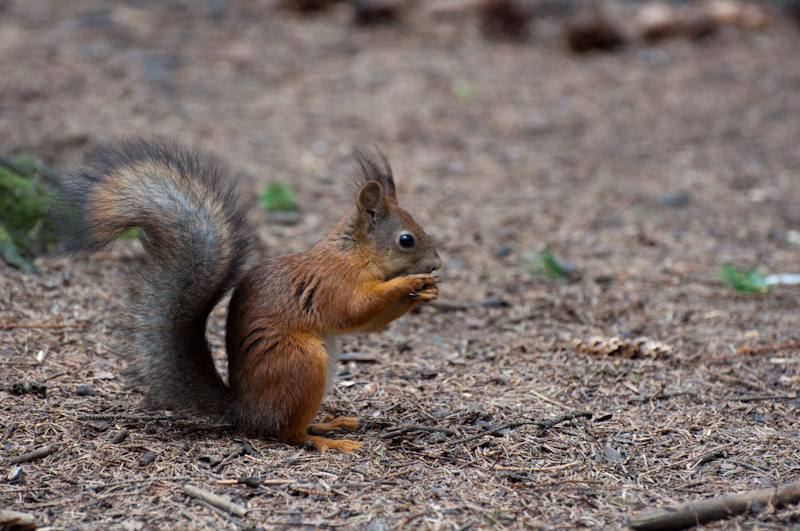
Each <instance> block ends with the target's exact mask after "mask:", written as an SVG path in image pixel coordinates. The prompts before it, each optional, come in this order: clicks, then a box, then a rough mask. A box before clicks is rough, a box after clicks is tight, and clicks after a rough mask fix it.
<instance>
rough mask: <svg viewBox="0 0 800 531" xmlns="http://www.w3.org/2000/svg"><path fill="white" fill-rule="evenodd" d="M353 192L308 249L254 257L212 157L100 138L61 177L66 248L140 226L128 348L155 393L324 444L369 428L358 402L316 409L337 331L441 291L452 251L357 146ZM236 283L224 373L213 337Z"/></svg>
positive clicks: (260, 431)
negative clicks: (325, 411) (357, 412)
mask: <svg viewBox="0 0 800 531" xmlns="http://www.w3.org/2000/svg"><path fill="white" fill-rule="evenodd" d="M355 159H356V163H357V164H356V167H357V171H358V176H357V183H356V184H357V186H358V190H357V192H356V193H355V205H354V207H353V208H352V209H350V210H349V211H348V212H347V213H346V214H345V216H344V217H343V218H342V220H341V221H340V222H339V223H338V225H336V226H335V227H334V228H333V230H332V231H330V232H329V233H328V234H327V235H326V236H325V237H324V238H322V240H321V241H319V243H317V244H316V245H315V246H314V247H312V248H311V249H310V250H308V251H306V252H303V253H297V254H290V255H284V256H279V257H277V258H270V259H266V260H263V261H261V262H260V263H258V264H256V265H255V266H253V267H252V268H250V269H249V270H246V262H247V258H248V254H249V252H250V249H251V246H252V240H253V237H252V235H251V232H250V230H249V228H248V224H249V222H248V219H247V215H246V213H245V211H246V209H245V208H244V207H243V206H242V205H243V203H242V200H241V198H240V196H239V194H238V193H237V191H236V189H235V187H234V186H233V184H232V182H231V181H230V180H228V179H227V178H226V177H225V176H224V175H223V172H222V170H221V169H220V165H219V163H218V162H217V161H216V159H213V158H211V157H208V156H205V155H203V154H201V153H199V152H197V151H196V150H193V149H187V148H184V147H181V146H179V145H177V144H175V143H173V142H170V141H167V140H163V139H158V140H146V139H141V138H133V139H127V140H123V141H120V142H117V143H116V144H110V145H105V146H101V147H100V148H97V149H95V150H94V152H93V153H91V154H90V155H89V157H88V159H87V162H86V164H85V165H84V166H83V167H81V168H79V169H77V170H73V171H70V172H66V173H65V174H64V175H63V176H62V178H61V181H60V184H59V192H60V198H61V199H60V201H61V202H62V211H63V214H62V217H63V220H62V222H61V223H60V224H61V225H62V227H63V230H64V231H65V233H66V236H67V238H66V242H67V243H66V249H67V251H70V252H73V253H79V254H89V253H91V252H95V251H97V250H99V249H101V248H102V247H104V246H105V245H107V244H108V243H109V242H111V241H112V240H114V239H115V238H117V237H118V236H119V235H120V234H121V233H123V232H124V231H126V230H128V229H130V228H133V227H136V228H138V229H139V230H140V234H141V235H140V239H141V241H142V244H143V247H144V253H143V255H142V257H141V258H140V260H139V261H137V262H136V265H135V266H134V267H133V268H132V270H131V271H130V273H128V274H127V283H128V288H129V290H128V291H129V296H128V300H127V301H126V302H127V303H126V315H125V318H124V320H123V323H124V328H125V331H126V332H127V333H126V343H127V344H126V345H125V348H124V352H125V353H126V354H127V355H128V357H129V358H130V359H131V360H132V364H131V365H132V372H133V375H134V381H135V383H136V384H138V385H139V386H141V387H143V388H145V391H146V399H147V402H148V403H149V404H150V405H152V406H155V407H158V408H163V409H172V410H174V411H179V412H184V413H189V414H199V415H201V416H205V417H207V418H208V417H212V418H215V419H219V420H220V421H223V422H228V423H232V424H234V426H235V427H236V429H239V430H242V431H246V432H250V433H255V434H257V435H260V436H267V437H273V438H275V439H277V440H278V441H281V442H283V443H287V444H292V445H306V444H312V443H313V444H314V445H315V446H316V447H317V449H319V450H320V451H322V452H325V451H326V450H328V449H340V450H343V451H345V452H348V453H351V452H353V451H354V450H356V449H358V448H360V447H361V445H362V443H360V442H356V441H351V440H344V439H330V438H326V437H322V436H320V435H312V434H310V433H309V430H310V431H311V432H313V433H315V434H326V433H331V432H337V431H353V430H355V429H356V428H357V427H358V425H359V421H358V419H357V418H355V417H338V418H335V419H334V418H331V417H329V416H326V417H325V418H323V419H322V422H320V423H318V424H312V423H311V422H312V420H313V418H314V416H315V415H316V414H317V411H318V410H319V407H320V405H321V403H322V399H323V396H324V394H325V392H326V390H327V388H328V387H329V386H330V384H331V381H332V380H333V377H334V375H335V372H336V366H337V363H338V357H339V354H338V350H337V346H336V343H337V337H338V336H340V335H342V334H345V333H355V332H368V331H373V330H378V329H380V328H382V327H384V326H386V325H387V324H388V323H390V322H391V321H393V320H395V319H397V318H398V317H400V316H402V315H403V314H405V313H406V312H407V311H409V310H410V309H411V308H412V307H413V306H415V305H416V304H418V303H427V302H430V301H433V300H435V299H436V298H437V297H438V293H439V290H438V286H437V278H436V277H435V276H434V275H433V274H432V273H433V271H434V270H436V269H439V268H441V266H442V261H441V259H440V258H439V255H438V254H437V252H436V249H435V248H434V246H433V244H432V243H431V241H430V239H429V237H428V236H427V235H426V234H425V231H424V230H423V229H422V227H420V226H419V225H418V224H417V223H416V222H415V221H414V220H413V219H412V217H411V216H410V215H409V214H408V213H407V212H406V211H405V210H403V209H402V208H401V207H400V206H399V205H398V203H397V197H396V191H395V184H394V178H393V175H392V170H391V167H390V166H389V163H388V162H387V160H386V158H385V157H384V156H383V155H382V154H380V152H379V159H378V160H376V158H375V157H370V156H367V155H365V154H363V153H360V152H356V153H355ZM231 289H233V295H232V296H231V299H230V304H229V307H228V316H227V323H226V337H225V346H226V350H227V360H228V383H227V384H226V383H225V382H224V381H223V379H222V377H221V376H220V375H219V373H218V372H217V370H216V368H215V366H214V361H213V358H212V356H211V350H210V347H209V344H208V342H207V339H206V322H207V320H208V316H209V314H210V313H211V310H212V309H213V308H214V306H215V305H216V304H217V303H218V302H219V301H220V299H222V297H223V296H225V294H226V293H228V292H229V291H230V290H231Z"/></svg>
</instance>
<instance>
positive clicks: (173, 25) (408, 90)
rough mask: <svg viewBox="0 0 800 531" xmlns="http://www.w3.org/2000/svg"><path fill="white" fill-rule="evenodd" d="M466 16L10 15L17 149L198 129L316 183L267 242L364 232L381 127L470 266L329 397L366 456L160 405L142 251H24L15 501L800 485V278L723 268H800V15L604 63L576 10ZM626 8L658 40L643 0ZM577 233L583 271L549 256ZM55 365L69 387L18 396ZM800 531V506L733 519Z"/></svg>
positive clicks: (252, 164) (124, 523)
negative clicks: (583, 45) (135, 343)
mask: <svg viewBox="0 0 800 531" xmlns="http://www.w3.org/2000/svg"><path fill="white" fill-rule="evenodd" d="M464 4H465V6H466V7H463V8H459V7H458V6H459V4H458V2H452V1H450V2H441V1H436V2H419V3H418V4H417V7H416V8H414V9H409V10H407V11H405V12H403V13H401V17H400V21H399V22H397V23H395V24H392V25H379V26H369V27H362V26H357V25H355V24H354V23H353V22H352V20H351V15H352V14H351V12H350V8H349V7H348V6H347V5H345V4H339V5H337V6H335V7H333V8H331V9H329V10H327V11H324V12H322V13H318V14H313V15H302V14H297V13H292V12H287V11H281V10H276V9H275V7H274V5H273V4H272V2H262V1H257V0H220V1H217V2H214V1H207V2H200V1H196V2H193V1H189V0H169V1H164V2H155V1H144V0H140V1H125V2H113V3H110V2H105V1H103V0H90V1H85V0H80V1H78V0H62V1H59V2H49V1H45V0H25V1H21V0H20V1H13V0H12V1H0V65H2V68H0V131H2V133H3V134H2V135H0V154H3V155H14V154H18V153H28V154H32V155H35V156H38V157H40V158H42V159H43V160H45V161H46V162H47V163H48V164H50V165H52V166H53V167H55V168H57V169H62V168H68V167H70V166H72V165H74V164H77V163H79V162H80V160H81V157H82V156H83V154H84V153H85V152H86V151H87V150H88V149H89V148H91V147H92V146H94V145H96V144H97V143H98V142H101V141H104V140H109V139H113V138H116V137H120V136H124V135H131V134H141V135H163V136H168V137H171V138H174V139H177V140H178V141H180V142H183V143H186V144H195V145H197V146H199V147H200V148H202V149H204V150H206V151H209V152H211V153H213V154H215V155H217V156H219V157H221V158H222V159H223V160H224V161H225V162H226V163H227V166H228V168H229V170H230V172H231V173H232V174H235V175H238V176H240V177H241V182H242V188H243V190H245V192H246V193H247V194H251V196H252V197H253V202H254V203H255V198H256V195H257V193H258V192H259V191H260V190H261V189H262V188H263V187H264V186H265V185H266V184H267V183H269V182H273V181H278V182H283V183H287V184H289V185H291V186H292V187H293V188H294V189H295V191H296V197H297V201H298V203H299V206H300V209H301V217H300V220H299V223H297V224H295V225H291V226H286V225H277V224H272V223H269V221H268V219H267V217H266V215H265V214H264V213H263V212H260V211H259V210H258V208H257V207H255V206H254V208H253V222H254V226H256V227H257V231H258V235H259V246H258V247H259V252H258V254H259V255H260V256H261V257H265V256H274V255H278V254H284V253H289V252H296V251H301V250H305V249H307V248H309V247H310V246H311V245H313V244H314V243H315V242H316V241H317V240H318V239H319V238H320V237H321V236H322V235H323V234H324V233H325V231H327V230H328V229H329V228H330V227H332V226H333V224H334V223H335V222H336V221H337V220H338V218H339V217H340V216H341V215H342V214H343V212H344V211H345V210H346V209H348V208H349V207H350V205H351V203H352V192H351V187H350V182H351V175H352V169H353V163H352V158H351V156H350V152H351V150H352V148H353V146H357V147H361V148H365V149H370V148H372V147H373V146H377V147H380V148H381V149H382V150H383V151H384V152H385V154H386V155H387V157H388V158H389V160H390V161H391V163H392V165H393V168H394V172H395V176H396V180H397V184H398V195H399V198H400V203H401V204H402V205H403V206H405V207H406V208H407V209H408V210H409V211H410V212H411V213H412V214H413V215H414V216H415V217H416V218H417V219H418V220H420V221H421V222H422V224H423V225H424V226H425V228H426V230H427V231H428V232H429V234H430V235H431V237H432V239H433V240H434V242H435V244H436V245H437V248H438V249H439V253H440V255H441V256H442V258H443V260H444V263H445V266H444V268H443V269H442V271H441V277H442V285H441V301H442V303H441V304H439V305H432V306H427V307H424V308H421V309H420V311H418V312H415V313H413V314H411V315H409V316H407V317H405V318H403V319H401V320H399V321H398V322H395V323H393V324H392V325H390V326H389V327H388V328H387V329H386V330H384V331H381V332H379V333H374V334H371V335H368V336H363V337H352V338H348V339H346V340H345V341H344V345H343V352H345V353H346V354H349V355H350V357H351V358H353V360H351V361H345V362H343V363H342V365H341V367H340V374H339V378H338V380H337V383H336V384H335V385H334V386H333V388H332V390H331V392H330V393H329V396H328V397H327V398H326V400H325V402H324V404H323V408H322V412H321V413H325V412H329V413H335V414H348V415H357V416H359V417H360V418H362V419H364V421H365V425H364V427H363V428H361V429H360V430H359V431H358V432H357V433H355V434H351V435H347V437H350V438H353V439H357V440H359V441H362V442H363V443H364V446H363V447H362V448H361V450H360V451H358V452H356V453H355V454H353V455H347V454H343V453H338V452H335V451H331V452H328V453H325V454H320V453H318V452H316V451H311V450H308V449H302V448H295V447H288V446H285V445H283V444H280V443H277V442H275V441H271V440H265V439H259V438H253V437H244V436H243V435H242V434H239V433H235V432H231V431H225V430H221V429H215V427H213V426H208V425H207V423H206V422H205V421H203V420H202V419H199V420H198V419H186V418H181V417H175V416H170V415H167V414H164V412H158V411H149V410H147V409H144V408H143V407H142V406H141V405H139V404H140V401H141V397H142V395H141V393H140V392H138V391H137V390H135V389H131V388H130V387H128V386H127V385H126V382H125V377H124V374H123V372H124V367H125V364H124V362H123V361H122V360H121V359H120V357H119V356H118V355H117V352H118V345H119V334H118V332H117V330H116V328H115V326H114V325H113V323H114V321H113V318H114V315H116V314H117V312H118V310H119V309H120V302H119V294H120V290H119V286H120V284H121V278H122V277H123V276H124V275H125V271H126V268H127V267H130V264H131V261H130V259H129V258H130V257H131V256H132V254H133V253H135V252H136V249H135V247H136V245H135V244H134V243H131V242H120V243H117V244H114V246H112V247H111V248H109V249H108V250H107V251H106V252H104V253H101V254H99V255H97V256H94V257H89V258H81V259H68V258H64V257H59V256H45V257H41V258H39V259H37V265H38V266H39V267H40V268H41V270H42V274H41V275H39V276H34V275H25V274H23V273H21V272H19V271H17V270H16V269H13V268H11V267H8V266H5V265H3V264H2V263H0V271H1V272H2V275H1V276H0V385H2V390H0V397H2V399H1V400H0V440H1V441H2V444H3V448H2V449H0V471H2V477H0V509H1V508H8V509H13V510H16V511H22V512H26V513H30V514H32V515H34V517H35V520H36V522H37V525H38V526H40V528H52V529H125V530H138V529H186V528H192V529H222V528H231V529H236V528H239V527H247V526H255V527H257V528H264V529H271V528H280V527H286V528H302V527H317V526H319V527H331V528H344V529H369V530H373V531H378V530H384V529H394V528H415V529H429V528H430V529H464V528H467V527H473V528H486V527H497V528H500V529H503V528H509V529H512V528H536V527H542V528H580V527H593V528H624V527H625V526H626V525H627V519H628V518H629V517H630V516H631V515H632V514H635V513H638V512H640V511H642V510H645V509H648V508H653V507H657V506H662V505H665V504H672V503H679V502H685V501H692V500H697V499H702V498H707V497H711V496H717V495H723V494H732V493H739V492H745V491H749V490H755V489H761V488H768V487H772V486H775V485H777V484H780V483H785V482H794V481H800V426H799V425H798V406H800V398H798V395H797V391H798V388H800V331H798V327H797V324H798V306H800V286H784V285H779V286H775V287H773V289H771V290H770V291H767V292H762V293H750V294H745V293H738V292H736V291H734V290H733V289H731V287H730V286H728V285H727V284H726V283H724V282H722V281H721V280H720V277H719V272H720V267H721V265H722V264H724V263H730V264H734V265H735V266H736V267H739V268H740V269H752V268H754V267H758V268H759V269H760V271H762V272H763V273H765V274H773V273H800V260H798V255H799V254H800V208H798V202H799V201H800V176H799V175H798V174H799V173H800V147H799V146H800V143H799V142H800V119H798V117H800V61H798V60H797V59H798V52H797V50H798V47H800V31H798V28H797V27H796V26H794V25H792V24H791V23H790V21H788V20H786V19H782V18H780V17H775V18H774V19H773V20H772V21H771V22H770V23H769V24H768V25H767V26H766V27H764V28H762V29H760V30H747V29H739V28H736V27H733V26H725V27H723V28H722V29H721V30H720V31H719V32H718V33H717V34H715V35H714V36H712V37H710V38H708V39H706V40H703V41H690V40H686V39H674V40H669V41H664V42H662V43H658V44H657V45H656V44H648V43H645V42H642V41H641V40H639V39H634V40H632V41H631V42H630V43H629V44H628V45H627V46H625V47H623V48H621V49H619V50H617V51H615V52H613V53H591V54H584V55H575V54H571V53H570V52H569V51H568V50H567V49H566V48H565V46H564V44H563V41H562V39H561V37H560V24H561V22H562V18H560V17H562V15H558V14H550V15H547V16H544V15H543V16H542V17H540V18H537V19H535V20H534V21H533V23H532V26H531V34H530V36H529V37H528V38H527V39H525V40H523V41H521V42H502V41H494V40H489V39H487V38H485V37H484V36H483V35H482V34H481V31H480V29H479V24H478V18H477V14H476V12H475V9H474V8H471V7H470V6H469V5H467V4H468V3H466V2H465V3H464ZM606 5H607V8H608V10H609V12H610V13H611V15H610V16H613V17H615V18H614V20H617V21H618V22H619V24H620V25H621V26H622V27H623V28H625V29H626V31H629V32H630V31H632V29H631V27H632V25H631V22H630V21H631V20H632V15H633V14H634V13H635V4H632V3H615V2H611V3H608V4H606ZM545 247H548V248H549V249H550V250H551V251H552V253H553V254H554V255H555V256H556V257H558V258H559V259H560V260H563V261H565V262H568V263H569V264H571V267H574V272H573V273H572V274H571V275H569V276H568V277H565V278H550V277H548V276H547V275H544V274H542V272H541V268H540V265H541V263H540V257H541V253H542V251H543V250H544V249H545ZM224 317H225V307H224V305H221V306H220V307H219V308H217V309H216V310H215V311H214V313H213V314H212V318H211V321H210V326H209V337H210V341H211V343H212V346H213V350H214V352H215V355H216V356H218V359H219V365H220V369H221V370H222V371H224V370H225V369H224V330H223V325H224ZM638 338H647V340H646V341H645V340H643V339H642V340H640V339H638ZM617 345H622V347H621V348H618V349H616V350H615V346H617ZM626 346H627V348H624V347H626ZM359 360H360V361H359ZM34 383H36V384H41V385H44V386H46V397H42V396H41V393H38V394H37V393H35V392H27V393H25V392H23V393H22V394H19V393H17V394H14V393H12V391H14V390H15V389H14V384H21V386H22V387H20V386H18V387H17V388H16V391H19V390H20V389H22V390H23V391H24V390H25V389H27V390H30V391H36V389H37V388H36V387H33V388H31V387H30V384H34ZM26 384H27V385H28V387H27V388H26V387H25V385H26ZM576 411H586V412H590V413H591V418H588V417H587V416H580V415H579V416H576V417H575V418H573V419H571V420H564V421H562V422H560V423H558V424H556V425H554V426H552V427H550V428H549V429H544V428H542V427H539V426H537V425H536V424H532V423H531V422H535V421H546V420H552V419H558V418H559V417H560V416H562V415H564V414H567V413H570V412H576ZM111 414H117V415H118V416H117V417H113V416H112V415H111ZM92 415H100V417H92ZM103 415H105V416H103ZM516 421H520V422H516ZM521 421H530V422H528V423H527V424H526V423H525V422H521ZM514 422H516V424H513V423H514ZM505 423H512V424H511V425H510V426H507V427H506V428H505V429H502V430H499V431H498V430H494V431H492V430H493V429H494V428H497V427H501V426H502V425H504V424H505ZM413 425H423V426H426V427H428V428H443V429H446V430H444V431H438V432H436V431H419V430H414V429H409V430H404V431H401V432H398V430H401V429H402V428H404V427H408V426H413ZM122 430H126V431H127V433H128V435H127V437H126V438H124V439H123V440H122V441H121V442H117V443H115V442H112V441H111V439H112V438H114V437H115V436H117V435H119V434H120V432H122ZM472 435H476V436H477V437H476V438H474V439H472V440H463V439H465V438H467V437H469V436H472ZM49 445H53V446H54V448H53V449H54V452H53V453H51V454H50V455H49V456H47V457H45V458H42V459H38V460H35V461H32V462H30V463H25V464H21V465H19V467H20V468H21V470H22V476H21V477H17V476H16V474H18V472H15V470H14V465H12V464H11V463H10V462H9V460H10V459H11V457H12V456H15V455H19V454H23V453H26V452H28V451H31V450H35V449H37V448H41V447H45V446H49ZM241 477H249V478H256V479H257V480H261V481H262V483H261V485H260V486H255V487H254V486H248V485H247V484H242V483H236V482H235V481H229V480H236V479H237V478H241ZM186 484H192V485H195V486H197V487H200V488H202V489H205V490H209V491H212V492H214V493H216V494H219V495H223V496H226V497H228V498H230V499H231V500H233V501H234V502H236V503H238V504H241V505H243V506H245V507H247V508H248V513H247V516H246V517H243V518H240V517H237V516H231V515H228V514H227V513H223V512H220V511H218V510H214V509H213V508H211V507H209V506H207V505H206V504H204V503H202V502H198V501H196V500H195V499H194V498H190V497H187V496H186V495H185V494H184V493H183V488H184V485H186ZM791 526H795V527H798V526H800V509H798V507H796V506H789V507H788V508H782V509H773V508H764V510H762V511H761V512H758V513H755V514H754V513H750V514H747V515H742V516H738V517H735V518H730V519H728V520H724V521H722V522H719V523H716V524H709V525H708V527H709V528H732V527H739V528H742V527H744V528H750V529H778V528H781V529H783V528H787V527H791Z"/></svg>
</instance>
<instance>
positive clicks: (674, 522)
mask: <svg viewBox="0 0 800 531" xmlns="http://www.w3.org/2000/svg"><path fill="white" fill-rule="evenodd" d="M798 501H800V483H788V484H786V485H783V486H781V487H778V488H773V489H762V490H754V491H750V492H745V493H743V494H735V495H732V496H719V497H716V498H711V499H708V500H703V501H699V502H694V503H685V504H681V505H673V506H670V507H663V508H659V509H652V510H649V511H644V512H641V513H639V514H634V515H633V516H631V518H630V520H629V522H628V525H630V526H631V527H632V528H633V529H643V530H653V531H656V530H657V531H662V530H671V529H686V528H687V527H692V526H694V525H698V524H703V523H705V522H710V521H712V520H721V519H723V518H728V517H731V516H736V515H738V514H742V513H744V512H747V511H748V510H750V509H752V508H753V507H754V506H758V505H767V504H772V505H773V506H775V507H780V506H782V505H787V504H792V503H797V502H798Z"/></svg>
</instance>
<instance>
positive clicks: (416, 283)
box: [405, 273, 438, 297]
mask: <svg viewBox="0 0 800 531" xmlns="http://www.w3.org/2000/svg"><path fill="white" fill-rule="evenodd" d="M405 278H407V279H408V281H409V287H410V293H409V295H411V296H412V297H413V296H414V294H418V293H422V292H423V291H425V290H428V289H431V288H435V287H436V283H437V282H438V280H437V278H436V277H435V276H434V275H431V274H430V273H419V274H416V275H409V276H407V277H405Z"/></svg>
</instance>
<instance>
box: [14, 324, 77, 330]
mask: <svg viewBox="0 0 800 531" xmlns="http://www.w3.org/2000/svg"><path fill="white" fill-rule="evenodd" d="M13 328H89V325H88V324H86V323H0V330H11V329H13Z"/></svg>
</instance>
